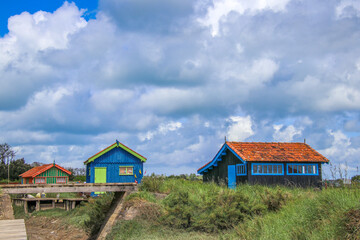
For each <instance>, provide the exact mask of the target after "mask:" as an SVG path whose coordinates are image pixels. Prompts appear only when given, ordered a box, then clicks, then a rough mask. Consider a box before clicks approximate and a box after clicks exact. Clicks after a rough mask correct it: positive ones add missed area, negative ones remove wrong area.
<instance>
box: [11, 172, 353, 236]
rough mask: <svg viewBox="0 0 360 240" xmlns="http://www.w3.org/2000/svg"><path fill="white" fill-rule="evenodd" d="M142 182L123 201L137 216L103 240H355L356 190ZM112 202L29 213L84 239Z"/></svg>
mask: <svg viewBox="0 0 360 240" xmlns="http://www.w3.org/2000/svg"><path fill="white" fill-rule="evenodd" d="M143 180H144V181H143V184H142V185H141V186H140V191H138V192H136V193H133V194H131V195H129V196H128V197H127V198H126V201H125V204H124V206H125V208H126V209H130V208H136V209H137V210H138V214H137V215H136V217H135V218H134V219H132V220H128V221H125V220H120V221H119V222H118V223H117V224H116V225H115V227H114V228H113V230H112V232H111V233H110V235H109V236H108V238H107V239H139V238H141V239H187V240H191V239H360V238H359V236H360V234H359V233H360V202H359V199H360V188H359V187H358V185H354V186H351V187H341V188H327V189H323V190H319V189H312V188H308V189H304V188H288V187H283V186H274V187H266V186H259V185H247V184H244V185H240V186H238V187H237V188H236V189H235V190H230V189H228V188H226V187H224V186H218V185H216V184H212V183H209V184H204V183H202V182H201V181H198V180H197V179H192V180H191V179H190V178H188V177H181V178H174V177H172V178H166V177H164V176H158V177H157V176H154V175H153V176H150V177H144V179H143ZM150 190H152V191H150ZM112 199H113V195H112V194H105V195H104V196H101V197H99V198H97V199H94V200H91V201H90V202H89V203H84V204H82V205H81V206H80V207H79V208H76V209H75V210H72V211H70V212H66V211H64V210H60V209H52V210H46V211H40V212H34V213H32V216H34V217H37V216H47V217H49V218H61V219H62V220H61V221H62V222H63V223H64V224H72V225H75V226H77V227H78V228H82V229H85V230H86V232H88V234H89V235H90V236H91V235H95V234H96V233H97V231H98V230H99V228H100V226H101V224H102V223H103V220H104V218H105V214H106V212H107V211H108V209H109V207H110V203H111V201H112ZM14 212H15V214H16V215H17V216H21V217H24V214H23V208H22V207H16V206H14ZM21 214H22V215H21ZM25 217H26V216H25Z"/></svg>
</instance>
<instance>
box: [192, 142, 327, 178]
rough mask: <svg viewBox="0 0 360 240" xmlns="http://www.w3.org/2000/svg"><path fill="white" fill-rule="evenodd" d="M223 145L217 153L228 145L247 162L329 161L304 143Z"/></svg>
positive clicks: (229, 143) (203, 167) (234, 143)
mask: <svg viewBox="0 0 360 240" xmlns="http://www.w3.org/2000/svg"><path fill="white" fill-rule="evenodd" d="M224 145H225V146H224ZM224 145H223V147H222V148H221V149H220V150H219V152H218V153H217V155H218V154H220V152H221V151H223V150H222V149H226V147H229V148H230V149H231V150H233V151H234V152H235V153H236V154H237V155H238V156H239V157H241V158H242V160H244V161H247V162H322V163H327V162H329V160H328V159H327V158H325V157H324V156H323V155H321V154H320V153H318V152H317V151H315V150H314V149H313V148H312V147H310V146H309V145H307V144H305V143H285V142H278V143H275V142H266V143H265V142H226V143H225V144H224ZM224 147H225V148H224ZM217 155H216V156H217ZM214 160H216V159H215V158H214V159H213V160H211V161H210V162H208V163H207V164H205V165H204V166H202V167H201V168H199V169H198V171H202V169H205V167H207V166H211V165H212V163H214Z"/></svg>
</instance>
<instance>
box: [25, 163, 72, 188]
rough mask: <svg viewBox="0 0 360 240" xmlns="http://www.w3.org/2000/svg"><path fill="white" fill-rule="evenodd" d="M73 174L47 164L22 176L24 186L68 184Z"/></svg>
mask: <svg viewBox="0 0 360 240" xmlns="http://www.w3.org/2000/svg"><path fill="white" fill-rule="evenodd" d="M69 175H71V172H70V171H68V170H66V169H65V168H62V167H60V166H59V165H57V164H55V163H53V164H45V165H42V166H38V167H34V168H32V169H30V170H28V171H26V172H24V173H23V174H20V175H19V176H20V177H21V183H22V184H66V183H68V182H69Z"/></svg>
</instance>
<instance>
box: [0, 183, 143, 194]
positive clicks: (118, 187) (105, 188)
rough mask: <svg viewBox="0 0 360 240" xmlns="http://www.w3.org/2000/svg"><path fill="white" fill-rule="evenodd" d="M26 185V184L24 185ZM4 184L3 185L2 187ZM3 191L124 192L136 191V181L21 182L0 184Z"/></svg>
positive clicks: (16, 192) (15, 192)
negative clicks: (84, 182) (15, 184)
mask: <svg viewBox="0 0 360 240" xmlns="http://www.w3.org/2000/svg"><path fill="white" fill-rule="evenodd" d="M24 185H28V186H24ZM4 186H5V187H4ZM0 187H1V188H2V190H3V192H4V193H10V194H20V193H23V194H26V193H39V192H40V193H43V192H45V193H61V192H126V191H136V189H137V184H136V183H125V184H124V183H121V184H119V183H116V184H114V183H96V184H93V183H88V184H62V185H57V184H44V185H36V184H23V185H17V186H6V185H0Z"/></svg>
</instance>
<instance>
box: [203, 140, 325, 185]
mask: <svg viewBox="0 0 360 240" xmlns="http://www.w3.org/2000/svg"><path fill="white" fill-rule="evenodd" d="M328 162H329V160H328V159H326V158H325V157H324V156H322V155H321V154H320V153H318V152H317V151H315V150H314V149H313V148H311V147H310V146H309V145H307V144H305V143H283V142H282V143H264V142H225V143H224V145H223V146H222V147H221V148H220V150H219V151H218V153H217V154H216V155H215V157H214V158H213V159H212V160H211V161H210V162H208V163H207V164H205V165H204V166H202V167H201V168H199V169H198V171H197V172H198V173H199V174H202V175H203V181H204V182H209V181H214V182H216V183H220V182H222V183H225V184H227V186H228V187H229V188H235V187H236V185H237V184H239V183H245V182H247V183H250V184H264V185H278V184H282V185H293V186H303V187H306V186H315V187H320V186H321V181H322V176H321V167H322V164H324V163H328Z"/></svg>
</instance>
